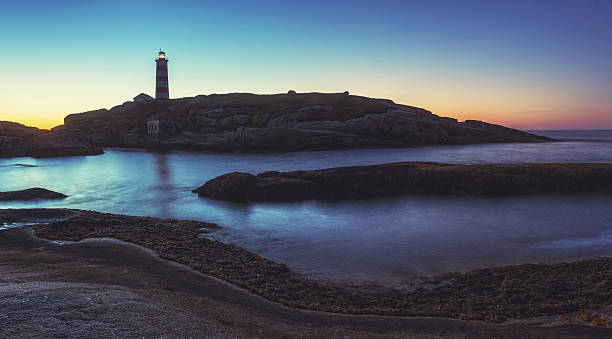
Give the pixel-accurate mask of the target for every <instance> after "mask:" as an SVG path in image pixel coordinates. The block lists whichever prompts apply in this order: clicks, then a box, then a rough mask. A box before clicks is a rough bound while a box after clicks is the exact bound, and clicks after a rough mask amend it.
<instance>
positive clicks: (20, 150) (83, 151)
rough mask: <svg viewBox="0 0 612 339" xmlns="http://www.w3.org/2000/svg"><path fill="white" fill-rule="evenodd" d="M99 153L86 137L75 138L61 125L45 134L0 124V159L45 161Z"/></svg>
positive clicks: (42, 131) (99, 149) (75, 136)
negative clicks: (35, 159)
mask: <svg viewBox="0 0 612 339" xmlns="http://www.w3.org/2000/svg"><path fill="white" fill-rule="evenodd" d="M102 153H103V151H102V149H101V148H99V147H93V146H92V145H91V144H90V143H89V141H88V140H87V138H84V137H81V136H77V135H76V134H74V133H72V132H71V131H69V130H68V129H66V128H65V127H63V126H60V127H56V128H53V129H51V130H49V131H48V130H41V129H38V128H35V127H28V126H24V125H21V124H18V123H15V122H10V121H0V158H11V157H34V158H46V157H63V156H73V155H97V154H102Z"/></svg>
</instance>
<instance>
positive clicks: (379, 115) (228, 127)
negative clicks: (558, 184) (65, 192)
mask: <svg viewBox="0 0 612 339" xmlns="http://www.w3.org/2000/svg"><path fill="white" fill-rule="evenodd" d="M148 122H155V124H156V126H158V128H157V127H156V129H155V130H154V131H153V133H151V132H152V131H151V130H149V129H148ZM64 128H66V129H68V130H70V131H71V132H72V133H74V135H76V136H78V137H79V138H84V139H87V140H88V141H89V142H91V143H92V144H93V145H95V146H99V147H102V146H104V147H139V148H159V149H182V150H200V151H208V152H266V151H307V150H329V149H356V148H383V147H414V146H423V145H449V144H473V143H503V142H538V141H550V140H551V139H549V138H546V137H541V136H536V135H533V134H529V133H525V132H521V131H518V130H515V129H511V128H506V127H503V126H499V125H493V124H489V123H485V122H481V121H474V120H468V121H465V122H459V121H457V120H456V119H453V118H447V117H440V116H437V115H435V114H433V113H431V112H430V111H427V110H425V109H422V108H418V107H412V106H406V105H400V104H396V103H394V102H393V101H391V100H386V99H373V98H367V97H362V96H356V95H349V94H348V93H331V94H324V93H294V92H290V93H287V94H274V95H256V94H247V93H232V94H211V95H198V96H196V97H189V98H180V99H171V100H153V99H152V98H150V97H148V96H146V95H144V94H141V95H139V96H137V97H136V98H135V101H129V102H126V103H124V104H122V105H119V106H115V107H113V108H111V109H100V110H95V111H89V112H84V113H78V114H70V115H68V116H67V117H66V118H65V119H64Z"/></svg>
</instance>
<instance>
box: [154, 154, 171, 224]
mask: <svg viewBox="0 0 612 339" xmlns="http://www.w3.org/2000/svg"><path fill="white" fill-rule="evenodd" d="M153 158H154V159H155V168H156V173H157V186H156V191H157V194H158V195H160V196H161V195H165V194H166V192H169V191H171V181H172V178H171V177H170V170H169V168H168V155H167V154H166V153H154V154H153ZM168 201H169V200H168V199H163V200H161V201H160V202H159V204H158V205H157V208H158V210H157V214H158V215H172V212H171V209H170V208H171V205H170V204H169V203H168Z"/></svg>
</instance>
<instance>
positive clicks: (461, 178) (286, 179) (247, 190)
mask: <svg viewBox="0 0 612 339" xmlns="http://www.w3.org/2000/svg"><path fill="white" fill-rule="evenodd" d="M193 192H194V193H197V194H199V195H201V196H205V197H209V198H214V199H221V200H229V201H236V202H254V201H300V200H308V199H353V198H375V197H381V196H392V195H400V194H453V195H518V194H569V193H612V164H579V163H548V164H487V165H450V164H439V163H428V162H397V163H388V164H380V165H370V166H354V167H338V168H328V169H321V170H311V171H293V172H278V171H267V172H263V173H259V174H257V175H252V174H249V173H241V172H231V173H227V174H224V175H221V176H219V177H216V178H214V179H211V180H209V181H208V182H206V183H205V184H204V185H202V186H200V187H199V188H197V189H195V190H193Z"/></svg>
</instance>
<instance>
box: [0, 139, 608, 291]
mask: <svg viewBox="0 0 612 339" xmlns="http://www.w3.org/2000/svg"><path fill="white" fill-rule="evenodd" d="M556 133H557V134H559V133H558V132H556ZM564 133H565V134H563V133H561V134H563V137H564V139H565V140H569V141H566V142H559V143H528V144H506V145H472V146H444V147H423V148H415V149H391V150H360V151H335V152H331V151H326V152H302V153H277V154H257V155H252V154H251V155H236V154H220V155H214V154H192V153H184V152H175V153H148V152H144V151H137V150H107V153H106V154H104V155H102V156H95V157H67V158H56V159H30V158H19V159H2V160H0V191H4V190H16V189H23V188H28V187H37V186H38V187H45V188H48V189H51V190H54V191H58V192H62V193H65V194H68V195H69V197H68V198H67V199H65V200H60V201H34V202H8V203H7V202H4V203H0V208H20V207H71V208H81V209H92V210H98V211H103V212H111V213H123V214H130V215H147V216H157V217H173V218H184V219H196V220H205V221H210V222H215V223H218V224H219V225H221V226H223V227H224V229H223V230H222V231H220V232H219V234H218V236H220V237H221V238H222V239H223V240H224V241H228V242H231V243H235V244H238V245H241V246H244V247H246V248H249V249H251V250H253V251H255V252H257V253H259V254H262V255H264V256H266V257H269V258H271V259H273V260H277V261H280V262H284V263H287V264H288V265H290V266H291V267H293V268H296V269H299V270H301V271H304V272H308V273H310V274H312V275H313V276H322V277H331V278H335V279H345V278H347V277H349V278H350V279H353V280H374V279H376V280H390V281H393V280H395V279H397V278H398V277H401V276H406V275H407V276H414V275H422V274H430V273H436V272H443V271H451V270H464V269H468V268H473V267H478V266H481V265H487V264H499V263H512V262H525V261H547V260H561V259H568V258H578V257H584V256H593V255H607V254H612V241H611V240H610V239H612V233H610V232H612V209H610V206H612V197H610V196H593V195H583V196H578V195H577V196H532V197H508V198H495V199H491V198H470V197H423V196H403V197H397V198H385V199H375V200H354V201H341V202H329V201H327V202H325V201H307V202H301V203H285V204H282V203H258V204H248V205H245V204H236V203H229V202H223V201H215V200H210V199H205V198H199V197H198V196H197V195H194V194H192V193H191V190H192V189H194V188H195V187H198V186H200V185H201V184H203V183H204V182H205V181H206V180H209V179H211V178H213V177H215V176H218V175H220V174H223V173H226V172H230V171H245V172H252V173H257V172H261V171H265V170H297V169H315V168H326V167H335V166H348V165H366V164H375V163H383V162H391V161H407V160H411V161H439V162H449V163H491V162H506V163H512V162H611V163H612V147H611V146H612V144H611V143H610V142H609V141H610V140H612V133H610V132H608V133H607V134H606V133H599V134H597V135H596V136H593V135H589V134H588V133H586V132H571V133H569V134H568V133H567V132H564ZM581 133H582V134H581ZM585 133H586V134H585ZM572 138H573V139H572ZM589 138H590V139H591V140H596V141H584V140H589ZM601 140H604V141H601ZM15 164H22V165H28V166H26V167H24V166H12V165H15ZM29 166H33V167H29Z"/></svg>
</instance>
